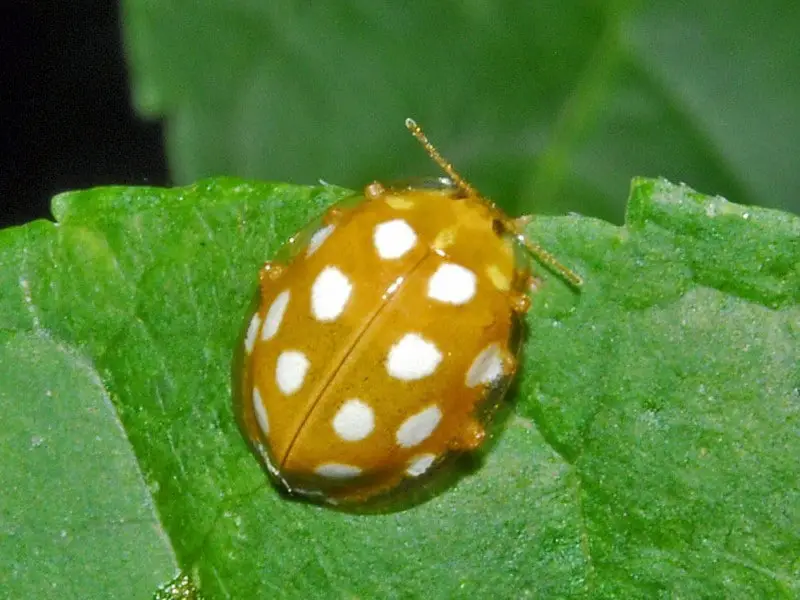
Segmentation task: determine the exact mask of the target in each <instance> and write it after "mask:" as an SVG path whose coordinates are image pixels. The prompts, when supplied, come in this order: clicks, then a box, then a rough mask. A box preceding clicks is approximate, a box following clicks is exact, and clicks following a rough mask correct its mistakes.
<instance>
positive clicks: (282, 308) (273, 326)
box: [261, 290, 289, 341]
mask: <svg viewBox="0 0 800 600" xmlns="http://www.w3.org/2000/svg"><path fill="white" fill-rule="evenodd" d="M288 304H289V290H284V291H282V292H281V293H280V294H278V296H277V297H276V298H275V300H273V301H272V304H271V305H270V307H269V310H268V311H267V316H266V318H265V319H264V327H263V328H262V329H261V339H262V340H264V341H267V340H271V339H272V338H274V337H275V334H276V333H278V328H279V327H280V326H281V321H283V315H285V314H286V306H287V305H288Z"/></svg>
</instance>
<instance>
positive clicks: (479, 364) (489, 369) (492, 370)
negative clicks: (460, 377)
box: [467, 344, 504, 387]
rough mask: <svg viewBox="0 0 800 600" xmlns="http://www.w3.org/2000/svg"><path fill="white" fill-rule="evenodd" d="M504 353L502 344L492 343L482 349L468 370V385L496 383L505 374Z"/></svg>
mask: <svg viewBox="0 0 800 600" xmlns="http://www.w3.org/2000/svg"><path fill="white" fill-rule="evenodd" d="M503 371H504V369H503V354H502V351H501V350H500V346H498V345H497V344H490V345H488V346H487V347H486V348H484V349H483V350H481V351H480V353H479V354H478V356H476V357H475V360H473V361H472V365H471V366H470V368H469V371H467V387H475V386H476V385H478V384H481V383H494V382H495V381H497V380H498V379H500V378H501V377H502V376H503Z"/></svg>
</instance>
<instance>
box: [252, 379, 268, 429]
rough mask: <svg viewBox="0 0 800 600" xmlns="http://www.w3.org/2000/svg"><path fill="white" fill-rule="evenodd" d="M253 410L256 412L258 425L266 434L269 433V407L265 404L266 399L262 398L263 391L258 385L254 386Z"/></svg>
mask: <svg viewBox="0 0 800 600" xmlns="http://www.w3.org/2000/svg"><path fill="white" fill-rule="evenodd" d="M253 410H255V413H256V420H257V421H258V426H259V427H261V431H262V432H263V433H264V435H269V417H268V416H267V409H266V407H265V406H264V401H263V400H262V399H261V392H259V391H258V387H257V386H253Z"/></svg>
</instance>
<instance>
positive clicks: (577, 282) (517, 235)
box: [513, 217, 583, 289]
mask: <svg viewBox="0 0 800 600" xmlns="http://www.w3.org/2000/svg"><path fill="white" fill-rule="evenodd" d="M529 222H530V217H521V218H519V219H516V220H515V221H513V224H514V228H513V230H514V239H515V240H516V241H517V242H518V243H519V244H521V245H522V247H523V248H525V249H526V250H527V251H528V252H529V253H530V254H531V255H532V256H533V257H534V258H536V259H537V260H538V261H539V262H540V263H542V264H544V265H547V266H548V267H549V268H551V269H552V270H554V271H555V272H556V273H558V274H559V275H560V276H561V277H563V278H564V279H565V280H566V281H567V282H569V284H570V285H571V286H573V287H574V288H576V289H579V288H581V287H582V286H583V277H581V276H580V275H578V274H577V273H576V272H575V271H573V270H572V269H570V268H569V267H566V266H564V265H562V264H561V263H560V262H559V261H558V259H557V258H556V257H555V256H553V255H552V254H550V253H549V252H548V251H547V250H545V249H544V248H542V247H541V246H540V245H539V244H537V243H536V242H534V241H533V240H531V239H530V238H529V237H528V236H527V235H525V233H524V232H523V231H522V230H523V228H524V227H525V226H526V225H527V224H528V223H529Z"/></svg>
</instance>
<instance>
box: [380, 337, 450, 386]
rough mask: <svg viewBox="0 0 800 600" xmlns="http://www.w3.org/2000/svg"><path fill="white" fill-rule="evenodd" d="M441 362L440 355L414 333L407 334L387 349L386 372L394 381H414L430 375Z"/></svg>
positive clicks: (432, 346) (436, 349) (431, 345)
mask: <svg viewBox="0 0 800 600" xmlns="http://www.w3.org/2000/svg"><path fill="white" fill-rule="evenodd" d="M440 362H442V353H441V352H439V349H438V348H437V347H436V346H435V345H434V344H433V343H432V342H429V341H428V340H426V339H424V338H423V337H421V336H420V335H418V334H416V333H407V334H406V335H404V336H403V337H402V338H400V341H398V342H397V343H396V344H395V345H394V346H392V347H391V348H390V349H389V355H388V356H387V357H386V370H387V371H388V372H389V375H391V376H392V377H394V378H395V379H401V380H403V381H414V380H415V379H422V378H423V377H427V376H428V375H431V374H432V373H433V372H434V371H436V367H438V366H439V363H440Z"/></svg>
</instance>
